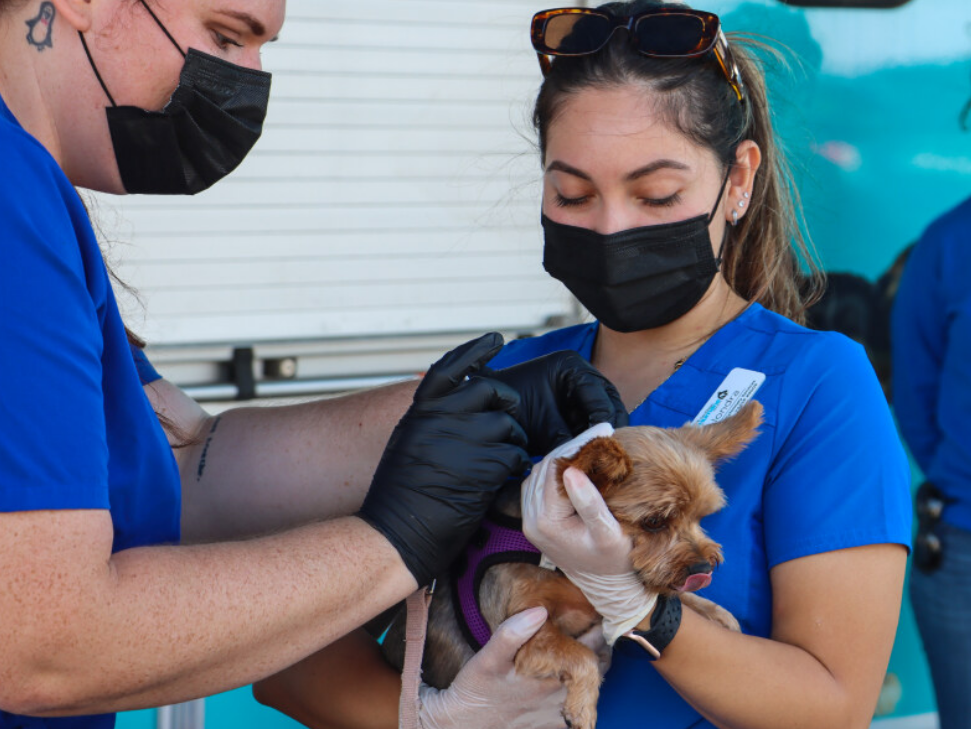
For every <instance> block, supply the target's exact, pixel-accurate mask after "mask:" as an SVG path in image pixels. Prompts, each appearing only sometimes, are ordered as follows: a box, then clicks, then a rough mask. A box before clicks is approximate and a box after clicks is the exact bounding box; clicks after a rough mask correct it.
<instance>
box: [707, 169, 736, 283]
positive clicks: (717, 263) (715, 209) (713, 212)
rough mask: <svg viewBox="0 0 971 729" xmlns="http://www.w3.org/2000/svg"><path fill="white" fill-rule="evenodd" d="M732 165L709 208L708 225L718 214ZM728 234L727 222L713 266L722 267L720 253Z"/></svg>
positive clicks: (722, 250) (723, 248)
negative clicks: (711, 206)
mask: <svg viewBox="0 0 971 729" xmlns="http://www.w3.org/2000/svg"><path fill="white" fill-rule="evenodd" d="M733 166H734V165H729V166H728V170H727V171H726V172H725V178H724V179H723V180H722V187H721V190H719V192H718V199H717V200H715V207H713V208H712V209H711V214H710V215H709V216H708V225H711V221H712V220H714V219H715V215H717V214H718V206H719V205H721V202H722V198H723V197H724V196H725V187H726V184H727V183H728V178H729V177H730V176H731V174H732V167H733ZM728 235H729V226H728V224H726V225H725V232H724V233H723V234H722V242H721V245H720V246H719V247H718V255H717V256H716V257H715V266H717V267H718V268H721V267H722V253H724V252H725V242H726V241H727V240H728Z"/></svg>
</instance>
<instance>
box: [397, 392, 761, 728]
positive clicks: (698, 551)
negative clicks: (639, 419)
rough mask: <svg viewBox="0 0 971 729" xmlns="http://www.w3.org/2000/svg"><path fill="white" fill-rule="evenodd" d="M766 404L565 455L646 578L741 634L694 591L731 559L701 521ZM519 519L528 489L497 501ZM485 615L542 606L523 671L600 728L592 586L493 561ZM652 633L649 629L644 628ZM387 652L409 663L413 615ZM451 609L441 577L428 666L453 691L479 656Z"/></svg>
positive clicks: (583, 721) (720, 500)
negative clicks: (407, 639) (718, 470)
mask: <svg viewBox="0 0 971 729" xmlns="http://www.w3.org/2000/svg"><path fill="white" fill-rule="evenodd" d="M761 422H762V406H761V405H760V404H759V403H757V402H754V401H753V402H750V403H748V404H747V405H746V406H745V407H744V408H742V410H741V411H740V412H739V413H737V414H736V415H734V416H733V417H731V418H728V419H726V420H724V421H722V422H720V423H715V424H712V425H706V426H703V427H695V426H691V425H686V426H684V427H682V428H670V429H665V428H654V427H632V428H620V429H619V430H617V431H616V432H615V433H614V435H613V437H611V438H595V439H594V440H591V441H590V442H589V443H587V444H586V445H585V446H583V448H581V449H580V451H579V452H578V453H577V454H576V455H575V456H573V457H572V458H565V459H560V461H559V462H558V463H557V468H558V478H559V479H560V488H561V489H562V488H563V485H562V473H563V471H564V470H565V469H566V468H568V467H575V468H578V469H580V470H581V471H583V472H584V473H586V474H587V476H588V477H589V478H590V480H591V481H593V483H594V484H595V485H596V486H597V488H598V489H599V491H600V493H601V494H602V495H603V497H604V500H605V501H606V503H607V506H608V507H609V508H610V510H611V512H612V513H613V514H614V516H615V517H616V518H617V520H618V521H619V522H620V524H621V525H622V527H623V529H624V531H625V532H626V533H627V534H629V535H630V537H631V540H632V543H633V548H632V550H631V562H632V564H633V566H634V569H635V570H636V571H637V573H638V575H639V576H640V578H641V580H642V581H643V582H644V584H645V586H647V587H648V589H650V590H651V591H653V592H656V593H658V594H664V595H678V596H679V597H680V598H681V600H682V602H683V603H684V604H685V605H686V606H689V607H691V608H692V609H694V610H696V611H697V612H699V613H700V614H702V615H703V616H705V617H707V618H709V619H711V620H714V621H716V622H718V623H720V624H722V625H723V626H725V627H726V628H729V629H732V630H738V623H737V622H736V620H735V618H733V617H732V616H731V614H729V613H728V611H726V610H724V609H723V608H720V607H719V606H717V605H715V604H714V603H713V602H711V601H709V600H706V599H704V598H702V597H699V596H698V595H696V594H693V593H691V592H687V591H685V588H686V586H688V585H689V584H691V583H689V579H688V578H689V576H691V575H693V574H699V573H710V572H711V570H712V569H713V568H714V567H716V566H717V565H718V564H720V563H721V561H722V555H721V548H720V547H719V545H718V544H716V543H715V542H714V541H712V540H711V539H710V538H709V537H708V535H707V534H705V532H704V530H703V529H702V528H701V526H700V524H699V522H700V521H701V519H702V518H703V517H705V516H708V515H709V514H713V513H715V512H716V511H718V510H719V509H721V508H722V507H723V506H724V505H725V496H724V494H723V493H722V490H721V489H720V488H719V487H718V485H717V484H716V483H715V466H716V465H717V464H718V463H719V462H721V461H724V460H726V459H729V458H731V457H733V456H735V455H737V454H738V453H739V452H741V451H742V449H744V448H745V447H746V446H747V445H748V444H749V443H750V442H751V441H752V440H754V439H755V437H756V436H757V435H758V426H759V425H760V424H761ZM497 507H498V509H499V510H500V511H501V512H502V513H504V514H507V515H512V516H517V517H518V516H519V514H520V510H519V490H518V488H517V489H514V490H508V491H507V492H504V493H503V494H502V495H501V497H500V499H499V501H498V502H497ZM479 600H480V606H481V610H482V616H483V617H484V618H485V620H486V622H487V623H488V624H489V626H490V628H491V629H492V630H495V629H496V627H497V626H498V625H499V623H501V622H502V621H503V620H505V619H506V618H507V617H509V616H510V615H513V614H515V613H518V612H520V611H522V610H525V609H527V608H531V607H536V606H540V605H541V606H543V607H545V608H546V609H547V611H548V612H549V619H548V620H547V621H546V623H545V624H544V625H543V627H542V628H540V630H539V632H538V633H537V634H536V635H535V636H534V637H533V638H531V639H530V640H529V642H527V643H526V645H524V646H523V647H522V649H520V651H519V653H518V654H517V655H516V671H517V672H518V673H519V674H521V675H527V676H535V677H553V678H559V679H560V680H561V681H562V682H563V683H564V684H565V685H566V687H567V699H566V704H565V706H564V718H565V719H566V721H567V723H568V724H569V725H570V726H571V727H573V729H592V728H593V727H594V726H595V725H596V716H597V714H596V707H597V699H598V697H599V692H600V681H601V678H600V670H599V667H598V663H599V660H598V657H597V656H596V655H595V654H594V652H593V651H592V650H590V649H589V648H588V647H586V646H585V645H583V644H582V643H580V642H578V641H577V640H576V638H577V637H578V636H580V635H583V634H584V633H586V632H587V631H589V630H590V629H591V628H593V627H594V626H595V625H596V624H597V623H599V622H600V620H601V618H600V616H599V615H598V614H597V613H596V611H595V610H594V609H593V607H592V606H591V605H590V603H589V602H587V600H586V598H585V597H584V596H583V593H581V592H580V590H579V589H578V588H577V587H576V586H574V585H573V583H572V582H570V581H569V580H568V579H567V578H566V577H565V576H564V575H563V574H562V573H561V572H558V571H557V572H553V571H550V570H546V569H543V568H541V567H536V566H533V565H529V564H502V565H497V566H495V567H492V568H490V569H489V570H488V571H487V572H486V573H485V576H484V577H483V580H482V584H481V587H480V589H479ZM639 627H641V629H646V628H647V626H646V625H642V626H639ZM384 651H385V656H386V657H387V658H388V660H389V661H390V662H391V663H392V664H393V665H395V666H397V668H398V669H399V670H400V669H401V666H402V665H403V663H404V619H403V616H400V615H399V617H398V619H397V620H396V621H395V623H394V624H393V626H392V628H391V630H390V631H389V633H388V635H387V637H386V638H385V641H384ZM472 655H473V653H472V649H471V648H470V647H469V646H468V644H467V643H466V641H465V639H464V638H463V637H462V633H461V631H460V629H459V626H458V623H457V621H456V619H455V615H454V612H453V606H452V599H451V589H450V586H449V585H448V584H447V579H439V581H438V588H437V590H436V592H435V597H434V600H433V601H432V606H431V610H430V617H429V625H428V640H427V646H426V651H425V657H424V664H423V675H424V680H425V681H426V682H427V683H429V684H430V685H432V686H436V687H438V688H446V687H447V686H448V685H449V684H450V683H451V682H452V680H453V679H454V678H455V676H456V674H457V673H458V672H459V669H461V667H462V666H463V665H465V663H466V662H467V661H468V660H469V659H470V658H471V657H472Z"/></svg>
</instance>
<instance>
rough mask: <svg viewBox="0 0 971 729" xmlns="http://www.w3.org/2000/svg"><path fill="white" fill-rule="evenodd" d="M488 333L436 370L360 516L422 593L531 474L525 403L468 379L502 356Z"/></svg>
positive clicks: (391, 444) (391, 446)
mask: <svg viewBox="0 0 971 729" xmlns="http://www.w3.org/2000/svg"><path fill="white" fill-rule="evenodd" d="M502 344H503V341H502V337H501V336H500V335H498V334H487V335H485V336H483V337H480V338H479V339H476V340H473V341H471V342H467V343H466V344H463V345H462V346H460V347H458V348H457V349H455V350H453V351H452V352H449V353H448V354H446V355H445V356H444V357H442V358H441V359H440V360H439V361H438V362H436V363H435V364H434V365H432V367H431V368H430V369H429V371H428V374H427V375H426V376H425V379H424V380H423V381H422V383H421V385H419V386H418V389H417V391H416V392H415V399H414V402H413V403H412V405H411V407H410V408H409V409H408V412H406V413H405V415H404V417H403V418H402V419H401V421H400V422H399V423H398V425H397V426H396V427H395V429H394V432H393V433H392V434H391V438H390V439H389V441H388V445H387V447H386V448H385V451H384V455H383V456H382V457H381V462H380V463H379V464H378V468H377V471H376V472H375V474H374V479H373V480H372V482H371V488H370V490H369V492H368V495H367V497H366V498H365V500H364V505H363V506H362V507H361V511H360V512H359V514H360V516H361V517H362V518H363V519H364V520H365V521H367V522H368V523H369V524H371V526H373V527H374V528H375V529H377V530H378V531H380V532H381V533H382V534H383V535H384V536H385V537H386V538H387V539H388V541H389V542H391V544H392V545H393V546H394V547H395V549H397V550H398V553H399V554H400V555H401V558H402V560H403V561H404V563H405V566H407V568H408V570H409V571H410V572H411V573H412V575H414V577H415V580H416V581H417V583H418V584H419V585H425V584H428V583H429V582H431V580H432V578H433V577H434V576H435V575H437V574H439V573H441V572H442V571H443V570H445V569H446V568H447V567H448V566H449V565H450V564H451V563H452V562H453V561H454V559H455V557H456V556H457V554H458V552H459V551H460V550H461V549H462V548H463V547H464V546H465V543H466V542H467V541H468V540H469V538H470V537H471V536H472V534H473V533H474V532H475V530H476V528H477V527H478V525H479V522H480V521H481V520H482V517H483V516H484V515H485V512H486V510H487V509H488V508H489V505H490V504H491V503H492V500H493V498H494V496H495V494H496V492H497V491H498V490H499V488H500V487H502V486H503V485H504V484H505V482H506V480H507V479H508V478H509V477H510V476H513V475H517V474H520V473H522V472H523V471H525V470H526V469H527V468H529V466H530V465H531V464H530V461H529V458H528V456H527V455H526V451H525V450H524V447H525V445H526V434H525V433H524V432H523V429H522V427H521V426H520V425H519V423H518V421H517V419H516V415H517V412H518V410H517V409H518V405H519V395H518V394H517V393H516V391H515V390H514V389H513V388H511V387H509V386H508V385H505V384H503V383H501V382H498V381H496V380H494V379H492V378H490V377H484V376H478V377H475V378H473V379H469V376H470V375H472V374H475V373H476V372H478V371H479V370H481V369H482V367H483V366H484V365H485V364H486V363H487V362H488V361H489V360H490V359H492V358H493V357H494V356H495V355H496V353H497V352H498V351H499V350H500V349H501V348H502Z"/></svg>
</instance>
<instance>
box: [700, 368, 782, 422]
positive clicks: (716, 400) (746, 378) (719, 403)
mask: <svg viewBox="0 0 971 729" xmlns="http://www.w3.org/2000/svg"><path fill="white" fill-rule="evenodd" d="M763 382H765V375H764V374H763V373H762V372H755V371H753V370H743V369H742V368H741V367H736V368H735V369H733V370H732V371H731V372H729V373H728V377H726V378H725V381H724V382H722V383H721V384H720V385H719V386H718V389H716V390H715V392H714V394H713V395H712V396H711V398H709V400H708V402H706V403H705V406H704V407H703V408H702V409H701V412H699V413H698V415H696V416H695V419H694V420H692V421H691V424H692V425H708V424H710V423H718V422H720V421H722V420H724V419H725V418H729V417H731V416H732V415H734V414H735V413H737V412H738V411H739V410H741V409H742V407H743V406H744V405H745V403H747V402H748V401H749V400H751V399H752V398H753V397H755V393H757V392H758V391H759V388H760V387H762V383H763Z"/></svg>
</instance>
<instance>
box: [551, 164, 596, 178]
mask: <svg viewBox="0 0 971 729" xmlns="http://www.w3.org/2000/svg"><path fill="white" fill-rule="evenodd" d="M546 172H547V173H549V172H565V173H566V174H568V175H573V176H574V177H579V178H580V179H581V180H587V181H588V182H589V181H590V180H591V177H590V175H588V174H587V173H586V172H583V171H582V170H578V169H577V168H576V167H573V166H572V165H568V164H567V163H566V162H561V161H560V160H553V161H552V162H550V163H549V165H547V167H546Z"/></svg>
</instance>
